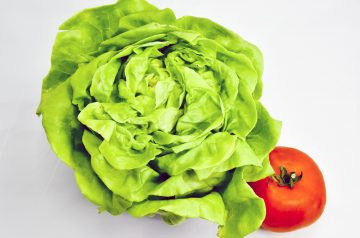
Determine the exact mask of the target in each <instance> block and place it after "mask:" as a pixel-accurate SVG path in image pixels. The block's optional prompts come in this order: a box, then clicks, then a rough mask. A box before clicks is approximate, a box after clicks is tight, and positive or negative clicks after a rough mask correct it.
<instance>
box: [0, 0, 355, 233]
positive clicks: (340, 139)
mask: <svg viewBox="0 0 360 238" xmlns="http://www.w3.org/2000/svg"><path fill="white" fill-rule="evenodd" d="M112 2H113V1H110V0H107V1H105V0H61V1H55V0H52V1H49V0H32V1H30V0H26V1H25V0H23V1H15V0H13V1H8V0H0V237H4V238H13V237H19V238H21V237H31V238H32V237H40V238H41V237H54V238H58V237H59V238H60V237H67V238H75V237H87V238H95V237H96V238H99V237H106V238H115V237H116V238H119V237H124V238H143V237H144V238H145V237H146V238H168V237H172V238H183V237H187V238H195V237H204V238H205V237H206V238H208V237H209V238H215V237H216V230H217V227H216V225H214V224H211V223H210V222H207V221H203V220H200V219H193V220H189V221H187V222H185V223H184V224H182V225H179V226H176V227H170V226H167V225H165V224H163V223H162V222H161V221H159V220H157V219H150V218H143V219H135V218H132V217H130V216H129V215H122V216H118V217H112V216H110V215H108V214H106V213H104V214H101V215H99V214H97V208H96V207H95V206H93V205H92V204H91V203H90V202H88V201H87V200H86V199H85V198H83V197H82V195H81V194H80V192H79V191H78V189H77V187H76V184H75V180H74V178H73V173H72V171H71V170H70V169H69V168H67V167H66V166H65V165H64V164H62V163H61V162H59V160H58V159H57V158H56V157H55V155H54V154H53V153H52V151H51V150H50V147H49V145H48V143H47V141H46V138H45V134H44V132H43V130H42V127H41V120H40V118H37V117H36V116H35V110H36V107H37V104H38V102H39V99H40V97H39V96H40V89H41V80H42V78H43V77H44V76H45V75H46V73H47V70H48V68H49V66H50V65H49V61H50V52H51V47H52V43H53V40H54V38H55V34H56V29H57V26H58V25H59V24H60V23H61V22H63V21H64V20H65V19H67V18H68V17H70V16H71V15H72V14H74V13H75V12H77V11H80V10H82V9H83V8H85V7H92V6H96V5H102V4H105V3H112ZM151 2H152V3H155V4H156V5H158V6H159V7H170V8H172V9H173V10H174V11H175V12H176V13H177V15H178V16H182V15H196V16H202V17H208V18H211V19H213V20H215V21H217V22H219V23H221V24H223V25H224V26H227V27H229V28H230V29H232V30H234V31H235V32H238V33H239V34H240V35H241V36H243V37H244V38H245V39H247V40H249V41H251V42H253V43H255V44H256V45H257V46H259V48H260V49H261V50H262V52H263V54H264V59H265V73H264V96H263V99H262V101H263V102H264V104H265V105H266V106H267V108H268V109H269V110H270V112H271V113H272V115H273V116H274V117H276V118H279V119H281V120H282V121H283V132H282V137H281V141H280V144H281V145H287V146H293V147H296V148H299V149H301V150H303V151H305V152H307V153H308V154H310V155H311V156H312V157H313V158H314V159H315V160H316V162H317V163H318V164H319V166H320V167H321V169H322V171H323V173H324V176H325V180H326V184H327V191H328V203H327V207H326V210H325V213H324V214H323V216H322V217H321V219H320V220H319V221H318V222H317V223H316V224H314V225H313V226H311V227H309V228H306V229H303V230H300V231H297V232H293V233H285V234H277V233H270V232H265V231H258V232H256V233H254V234H253V235H250V236H249V237H252V238H262V237H264V238H265V237H268V238H271V237H282V238H285V237H291V238H297V237H299V238H300V237H301V238H304V237H306V238H314V237H315V238H317V237H356V236H358V233H359V229H357V226H358V222H357V221H356V220H359V219H358V216H359V214H360V210H359V205H358V203H359V202H360V199H359V196H360V193H359V188H360V186H359V172H358V171H359V168H360V163H359V161H360V156H359V154H360V153H359V150H360V124H359V123H360V77H359V69H360V1H359V0H316V1H315V0H221V1H218V0H216V1H215V0H213V1H210V0H196V1H195V0H173V1H165V0H152V1H151Z"/></svg>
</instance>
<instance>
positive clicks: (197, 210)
mask: <svg viewBox="0 0 360 238" xmlns="http://www.w3.org/2000/svg"><path fill="white" fill-rule="evenodd" d="M60 30H61V31H60V32H59V33H58V35H57V37H56V40H55V44H54V47H53V53H52V58H51V69H50V71H49V74H48V75H47V76H46V77H45V79H44V81H43V90H42V99H41V103H40V105H39V108H38V114H42V121H43V126H44V129H45V132H46V135H47V138H48V140H49V143H50V144H51V147H52V149H53V150H54V152H55V153H56V154H57V156H58V157H59V158H60V159H61V160H62V161H64V162H65V163H66V164H67V165H68V166H70V167H71V168H72V169H73V170H74V172H75V177H76V181H77V183H78V186H79V189H80V191H81V192H82V193H83V194H84V196H86V197H87V198H88V199H89V200H90V201H91V202H93V203H94V204H96V205H97V206H98V207H99V210H100V211H105V210H106V211H108V212H110V213H111V214H114V215H117V214H120V213H122V212H124V211H127V212H128V213H130V214H131V215H133V216H136V217H142V216H152V215H155V214H159V215H161V216H162V218H163V220H164V221H165V222H166V223H168V224H177V223H179V222H181V221H183V220H185V219H187V218H196V217H200V218H203V219H208V220H210V221H213V222H215V223H217V224H219V225H220V228H219V236H220V237H223V238H231V237H244V236H245V235H247V234H249V233H251V232H252V231H254V230H256V229H257V228H258V227H259V226H260V224H261V223H262V220H263V219H264V216H265V209H264V203H263V201H262V200H261V199H260V198H258V197H256V195H255V194H254V192H253V191H252V190H251V188H250V187H249V186H248V185H247V182H250V181H257V180H259V179H262V178H264V177H266V176H268V175H270V174H271V173H273V171H272V169H271V166H270V164H269V159H268V154H269V152H270V151H271V150H272V149H273V147H274V146H275V145H276V143H277V140H278V138H279V135H280V127H281V124H280V123H279V122H278V121H276V120H274V119H273V118H271V117H270V115H269V113H268V112H267V111H266V109H265V108H264V106H262V104H261V103H260V102H259V98H260V96H261V91H262V81H261V75H262V70H263V61H262V56H261V53H260V51H259V50H258V49H257V48H256V47H255V46H254V45H252V44H250V43H249V42H247V41H245V40H244V39H242V38H241V37H239V36H238V35H237V34H235V33H233V32H231V31H229V30H228V29H226V28H224V27H222V26H220V25H218V24H217V23H214V22H212V21H210V20H208V19H203V18H196V17H190V16H187V17H183V18H180V19H176V17H175V15H174V13H173V12H172V11H171V10H170V9H164V10H159V9H157V8H156V7H155V6H152V5H151V4H149V3H147V2H146V1H145V0H119V1H118V2H117V3H115V4H112V5H107V6H103V7H98V8H92V9H86V10H84V11H82V12H80V13H78V14H77V15H75V16H73V17H71V18H70V19H69V20H67V21H66V22H65V23H64V24H63V25H62V26H61V27H60Z"/></svg>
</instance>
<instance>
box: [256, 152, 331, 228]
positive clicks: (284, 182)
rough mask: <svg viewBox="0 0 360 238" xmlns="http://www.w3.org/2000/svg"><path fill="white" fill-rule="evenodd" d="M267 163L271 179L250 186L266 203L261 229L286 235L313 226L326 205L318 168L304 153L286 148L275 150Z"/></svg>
mask: <svg viewBox="0 0 360 238" xmlns="http://www.w3.org/2000/svg"><path fill="white" fill-rule="evenodd" d="M270 164H271V166H272V167H273V169H274V170H275V175H274V176H272V177H269V178H265V179H262V180H260V181H257V182H254V183H250V186H251V187H252V188H253V189H254V191H255V193H256V194H257V195H258V196H259V197H261V198H263V199H264V201H265V204H266V218H265V220H264V222H263V225H262V226H263V228H265V229H268V230H272V231H277V232H286V231H293V230H296V229H299V228H301V227H305V226H308V225H310V224H312V223H314V222H315V221H316V220H317V219H318V218H319V217H320V215H321V214H322V212H323V210H324V207H325V203H326V190H325V182H324V178H323V175H322V173H321V171H320V169H319V167H318V166H317V165H316V164H315V162H314V161H313V160H312V159H311V158H310V157H309V156H308V155H306V154H305V153H303V152H301V151H299V150H297V149H293V148H288V147H277V148H275V149H274V150H273V151H272V152H271V153H270ZM281 167H282V169H280V168H281Z"/></svg>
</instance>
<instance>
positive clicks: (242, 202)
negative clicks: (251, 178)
mask: <svg viewBox="0 0 360 238" xmlns="http://www.w3.org/2000/svg"><path fill="white" fill-rule="evenodd" d="M242 173H243V172H242V169H236V171H235V173H234V175H233V177H232V179H231V182H230V183H229V185H228V186H227V187H226V188H225V191H224V192H223V199H224V203H225V207H226V208H227V211H228V214H227V218H226V222H225V225H223V226H220V227H219V233H218V235H219V237H220V238H223V237H225V238H233V237H234V238H235V237H236V238H237V237H244V236H246V235H248V234H250V233H252V232H253V231H254V230H256V229H258V228H259V227H260V225H261V224H262V222H263V220H264V219H265V214H266V210H265V203H264V201H263V200H262V199H261V198H259V197H257V196H256V194H255V192H254V191H253V190H252V189H251V187H250V186H249V185H248V184H247V182H246V180H245V179H244V178H243V175H242Z"/></svg>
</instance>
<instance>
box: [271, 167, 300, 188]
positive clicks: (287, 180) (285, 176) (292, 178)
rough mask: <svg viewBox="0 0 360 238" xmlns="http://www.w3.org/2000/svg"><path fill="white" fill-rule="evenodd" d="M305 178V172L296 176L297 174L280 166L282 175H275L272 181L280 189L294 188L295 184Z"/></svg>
mask: <svg viewBox="0 0 360 238" xmlns="http://www.w3.org/2000/svg"><path fill="white" fill-rule="evenodd" d="M302 177H303V172H301V173H300V175H296V173H295V172H290V173H289V172H288V171H287V169H286V168H285V167H284V166H280V175H278V174H274V175H273V176H271V178H272V180H273V181H274V182H275V183H276V184H277V185H278V186H280V187H289V188H294V186H295V184H296V183H297V182H299V181H300V180H301V179H302Z"/></svg>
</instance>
